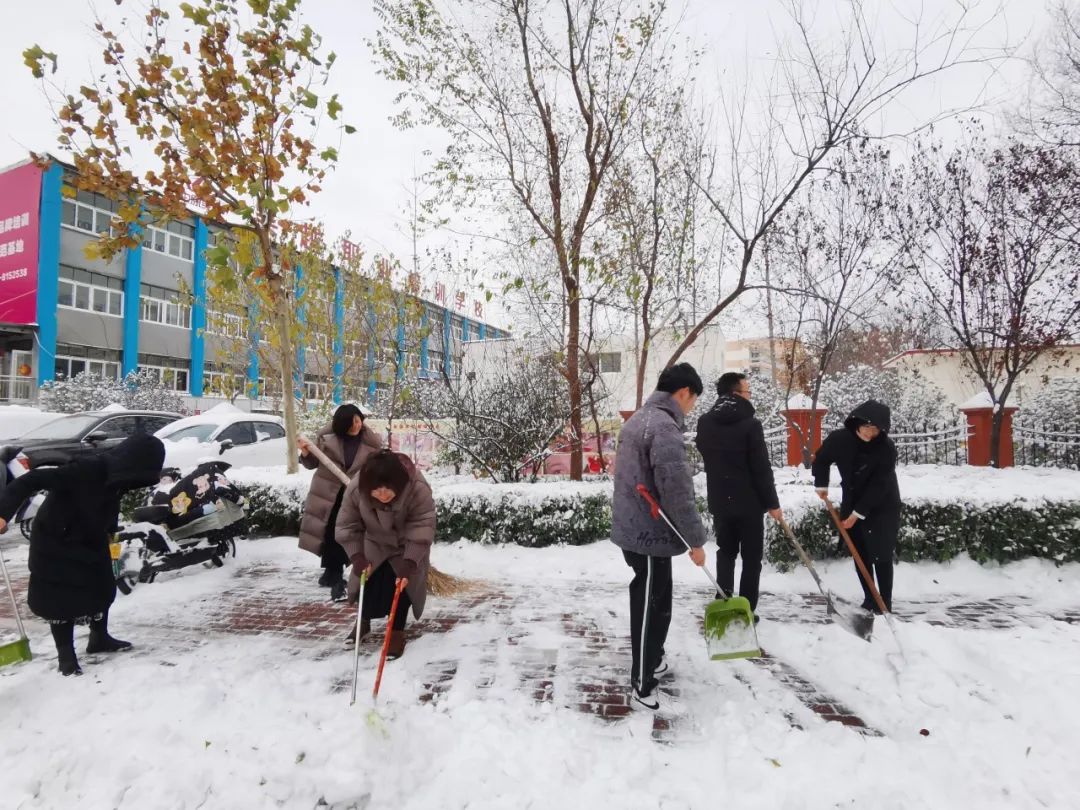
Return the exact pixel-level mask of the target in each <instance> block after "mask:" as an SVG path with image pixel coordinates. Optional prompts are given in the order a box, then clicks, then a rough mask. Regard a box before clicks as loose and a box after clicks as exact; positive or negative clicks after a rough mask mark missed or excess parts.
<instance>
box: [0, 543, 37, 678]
mask: <svg viewBox="0 0 1080 810" xmlns="http://www.w3.org/2000/svg"><path fill="white" fill-rule="evenodd" d="M0 569H3V572H4V586H5V587H6V588H7V592H8V597H10V599H11V610H12V613H13V614H14V616H15V624H16V625H17V626H18V628H19V638H17V639H16V640H15V641H9V642H7V643H6V644H0V667H4V666H7V665H8V664H18V663H21V662H23V661H29V660H30V659H31V658H32V657H33V656H32V655H31V654H30V639H28V638H27V637H26V628H24V627H23V623H22V616H20V615H19V603H18V600H16V599H15V589H14V588H12V587H11V579H10V578H9V577H8V570H7V563H6V562H4V555H3V554H2V553H0Z"/></svg>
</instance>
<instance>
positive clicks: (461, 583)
mask: <svg viewBox="0 0 1080 810" xmlns="http://www.w3.org/2000/svg"><path fill="white" fill-rule="evenodd" d="M300 438H302V439H306V440H307V441H308V449H309V450H310V452H311V454H312V455H313V456H315V458H317V459H318V460H319V463H320V464H322V465H323V466H324V467H326V469H328V470H329V471H330V472H331V473H333V474H334V476H335V477H336V478H337V479H338V480H339V481H340V482H341V483H342V485H344V486H348V485H349V476H348V475H347V474H346V473H345V471H344V470H342V469H341V467H339V466H338V465H337V464H335V463H334V462H333V461H332V460H331V459H330V457H329V456H327V455H326V453H324V452H323V451H322V450H321V449H319V446H318V445H317V444H315V442H313V441H311V439H308V438H307V436H304V435H303V434H301V435H300ZM477 587H479V584H478V583H477V582H475V581H473V580H469V579H461V578H460V577H455V576H451V575H450V574H444V573H443V572H442V571H440V570H439V569H437V568H436V567H435V566H434V565H431V564H430V563H429V564H428V575H427V581H426V583H425V590H426V591H427V592H428V593H429V594H431V595H432V596H457V595H458V594H461V593H466V592H468V591H472V590H475V589H476V588H477Z"/></svg>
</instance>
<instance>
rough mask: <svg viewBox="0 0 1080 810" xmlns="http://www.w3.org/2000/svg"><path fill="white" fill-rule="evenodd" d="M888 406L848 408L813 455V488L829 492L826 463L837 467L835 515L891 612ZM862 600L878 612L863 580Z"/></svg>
mask: <svg viewBox="0 0 1080 810" xmlns="http://www.w3.org/2000/svg"><path fill="white" fill-rule="evenodd" d="M890 421H891V415H890V412H889V406H888V405H885V404H884V403H881V402H877V401H876V400H873V399H871V400H869V401H867V402H864V403H863V404H862V405H860V406H859V407H857V408H856V409H855V410H853V411H852V412H851V415H850V416H848V418H847V419H846V420H845V421H844V427H842V428H840V429H839V430H834V431H833V432H832V433H830V434H829V435H828V437H827V438H826V439H825V441H824V442H822V444H821V447H820V448H819V449H818V451H817V453H815V454H814V461H813V467H812V470H813V474H814V487H815V488H816V489H817V493H818V496H819V497H820V498H821V499H822V500H824V499H825V498H827V497H828V495H829V468H830V467H831V466H832V465H833V464H835V465H836V467H837V469H838V470H840V479H841V480H840V487H841V492H842V498H841V500H840V518H841V521H842V525H843V526H844V528H845V529H847V530H848V533H849V534H850V535H851V540H852V542H853V543H854V544H855V550H856V551H858V553H859V556H860V557H862V560H863V562H864V563H865V564H866V567H867V570H869V571H870V573H871V575H872V576H874V578H875V579H876V580H877V587H878V591H879V592H880V593H881V600H882V601H883V602H884V603H885V607H886V609H888V610H889V611H892V590H893V555H894V554H895V552H896V538H897V535H898V534H899V533H900V506H901V503H900V485H899V483H898V481H897V479H896V445H894V444H893V441H892V439H890V438H889V427H890ZM856 573H857V575H858V577H859V585H861V586H862V589H863V595H864V597H865V598H864V599H863V604H862V606H863V607H864V608H865V609H867V610H873V611H874V612H880V611H879V609H878V607H877V605H876V604H875V603H874V599H873V596H872V595H871V593H870V588H869V586H868V585H867V583H866V582H865V581H863V577H862V574H861V573H859V572H858V566H856Z"/></svg>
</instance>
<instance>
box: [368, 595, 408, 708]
mask: <svg viewBox="0 0 1080 810" xmlns="http://www.w3.org/2000/svg"><path fill="white" fill-rule="evenodd" d="M404 587H405V586H404V585H403V584H402V581H401V580H400V579H399V580H398V581H397V585H396V586H395V587H394V601H393V602H391V603H390V615H389V616H388V617H387V619H386V638H384V639H383V645H382V654H381V655H380V656H379V670H378V672H376V673H375V688H374V689H373V690H372V692H371V697H372V698H377V697H378V696H379V684H381V683H382V671H383V667H384V666H386V654H387V653H388V652H389V651H390V634H391V633H393V632H394V617H395V616H396V615H397V607H398V600H399V599H400V598H401V591H402V589H403V588H404ZM402 632H404V631H402Z"/></svg>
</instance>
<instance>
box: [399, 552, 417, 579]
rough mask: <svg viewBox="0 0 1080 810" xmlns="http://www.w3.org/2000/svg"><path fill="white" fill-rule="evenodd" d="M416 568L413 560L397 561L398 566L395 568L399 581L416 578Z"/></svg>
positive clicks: (403, 559)
mask: <svg viewBox="0 0 1080 810" xmlns="http://www.w3.org/2000/svg"><path fill="white" fill-rule="evenodd" d="M418 567H419V566H418V565H417V564H416V561H415V560H407V559H405V558H404V557H402V558H401V560H399V561H398V564H397V566H396V568H397V575H398V576H399V577H400V578H401V579H412V578H413V577H415V576H416V569H417V568H418Z"/></svg>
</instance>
